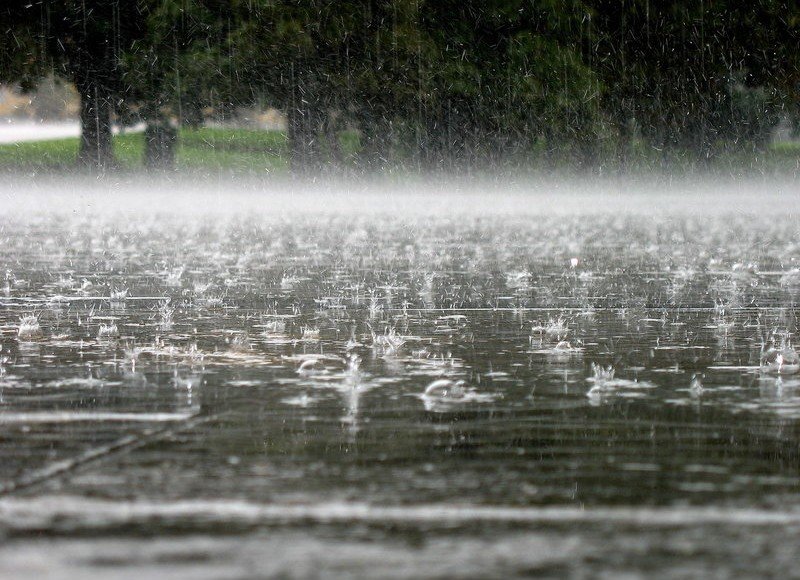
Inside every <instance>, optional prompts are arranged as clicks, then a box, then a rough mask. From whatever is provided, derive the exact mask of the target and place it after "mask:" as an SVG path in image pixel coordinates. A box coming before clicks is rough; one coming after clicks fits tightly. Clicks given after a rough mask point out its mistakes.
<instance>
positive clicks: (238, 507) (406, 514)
mask: <svg viewBox="0 0 800 580" xmlns="http://www.w3.org/2000/svg"><path fill="white" fill-rule="evenodd" d="M153 520H158V521H159V522H161V523H162V524H163V523H174V524H176V525H185V524H192V523H195V524H202V525H209V524H215V525H216V524H219V523H228V524H244V525H258V524H300V523H303V524H307V523H320V524H347V523H364V524H381V525H385V524H410V525H415V524H416V525H429V526H437V525H445V526H452V525H458V524H471V523H497V524H531V525H533V524H562V523H563V524H576V523H585V524H606V523H613V524H624V525H634V526H640V527H669V526H698V525H700V526H702V525H737V526H742V525H744V526H774V525H780V526H796V525H800V511H788V512H786V511H784V512H781V511H772V510H761V509H747V508H737V509H729V508H725V507H679V508H670V507H664V508H652V507H641V508H639V507H597V508H586V509H583V508H578V507H572V506H550V507H514V506H486V505H458V504H427V505H426V504H422V505H406V506H376V505H371V504H364V503H319V504H258V503H249V502H246V501H240V500H235V501H225V500H210V501H203V500H185V501H174V502H154V501H144V500H143V501H110V500H98V499H90V498H85V497H76V496H62V495H52V496H41V497H36V498H30V499H28V498H4V499H0V526H2V527H5V528H6V529H9V530H15V531H26V530H28V531H34V530H41V529H47V528H51V527H55V528H61V529H63V528H68V529H78V528H80V529H93V528H94V529H102V528H108V527H112V526H119V525H131V524H146V523H148V522H150V521H153Z"/></svg>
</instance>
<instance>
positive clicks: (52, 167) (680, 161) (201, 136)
mask: <svg viewBox="0 0 800 580" xmlns="http://www.w3.org/2000/svg"><path fill="white" fill-rule="evenodd" d="M339 149H340V153H341V156H342V162H343V163H344V164H345V165H353V164H354V163H355V162H356V156H357V153H358V150H359V138H358V135H357V133H354V132H343V133H342V134H340V136H339ZM143 152H144V135H143V134H141V133H127V134H122V135H117V136H115V137H114V154H115V156H116V159H117V163H118V165H119V168H120V169H121V170H123V171H137V170H139V169H140V168H141V166H142V157H143ZM77 153H78V139H77V138H70V139H54V140H51V141H39V142H30V143H18V144H11V145H0V171H3V170H7V171H22V172H33V173H36V172H41V171H53V172H58V171H63V170H67V169H73V168H74V167H75V159H76V156H77ZM531 155H532V157H531V159H529V160H528V162H524V164H525V165H526V166H528V167H529V168H530V169H531V170H533V171H535V170H536V169H537V167H539V166H540V165H541V164H542V159H541V156H536V155H535V154H534V153H532V154H531ZM667 157H669V158H667ZM176 165H177V170H178V171H188V172H195V171H204V172H219V173H225V172H230V173H235V174H263V173H273V172H277V173H285V172H286V171H287V170H288V165H289V164H288V146H287V141H286V135H285V134H284V133H283V132H280V131H263V130H255V129H227V128H226V129H222V128H210V127H203V128H198V129H181V131H180V134H179V141H178V149H177V151H176ZM555 165H556V167H550V169H553V168H555V169H558V168H562V169H565V170H569V169H570V168H571V161H570V159H568V158H565V159H564V160H562V161H561V162H559V161H557V160H556V161H555ZM602 165H603V166H604V167H605V168H606V169H607V170H610V171H612V172H613V171H614V170H615V167H619V166H618V164H616V163H615V162H614V161H613V160H612V161H610V162H609V163H604V164H602ZM665 168H670V169H672V170H677V171H679V172H683V173H687V174H694V173H697V172H706V171H710V172H712V173H721V174H726V175H746V174H765V175H789V176H795V177H796V176H797V175H798V174H800V143H777V144H774V145H772V146H771V147H769V148H768V149H767V150H766V151H764V152H761V153H756V152H745V151H731V152H727V153H724V154H721V155H719V156H718V157H716V158H714V159H713V160H712V161H711V162H709V163H708V164H704V165H700V164H698V163H697V161H696V160H692V158H691V157H690V156H688V155H687V156H683V157H682V156H680V155H676V154H670V155H668V156H664V155H662V154H660V153H658V152H655V151H649V150H645V149H642V148H638V149H636V148H634V150H633V151H631V156H630V159H629V165H628V167H627V168H626V170H625V171H627V172H632V173H637V172H650V171H659V170H661V171H664V170H667V169H665Z"/></svg>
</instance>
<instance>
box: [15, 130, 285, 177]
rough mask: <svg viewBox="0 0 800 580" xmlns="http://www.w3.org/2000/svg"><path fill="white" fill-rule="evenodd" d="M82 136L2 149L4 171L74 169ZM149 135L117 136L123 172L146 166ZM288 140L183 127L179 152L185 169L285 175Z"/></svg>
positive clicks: (257, 133)
mask: <svg viewBox="0 0 800 580" xmlns="http://www.w3.org/2000/svg"><path fill="white" fill-rule="evenodd" d="M78 145H79V140H78V138H77V137H75V138H68V139H53V140H50V141H36V142H26V143H15V144H6V145H0V170H18V171H46V170H50V171H59V170H64V169H68V168H73V167H74V166H75V159H76V157H77V155H78ZM143 154H144V135H143V134H142V133H126V134H122V135H116V136H114V156H115V157H116V160H117V163H118V165H119V168H120V169H122V170H130V171H135V170H137V169H138V168H140V167H141V165H142V157H143ZM287 159H288V156H287V146H286V136H285V135H284V134H283V133H282V132H279V131H258V130H252V129H216V128H201V129H182V130H181V132H180V135H179V140H178V149H177V151H176V165H177V169H178V170H179V171H180V170H190V171H191V170H200V169H202V170H210V171H233V172H237V173H239V172H242V173H263V172H271V171H286V169H287V167H288V162H287Z"/></svg>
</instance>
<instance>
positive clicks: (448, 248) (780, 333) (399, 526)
mask: <svg viewBox="0 0 800 580" xmlns="http://www.w3.org/2000/svg"><path fill="white" fill-rule="evenodd" d="M58 187H62V188H63V189H65V190H68V191H66V193H64V192H63V191H60V190H58V188H57V187H56V186H47V185H45V186H41V187H39V188H36V189H31V188H28V189H25V188H23V187H22V186H21V185H19V184H17V185H10V186H9V185H7V186H6V192H5V194H4V198H5V199H6V200H7V201H8V203H7V204H6V205H5V207H4V209H3V217H2V227H1V229H0V276H1V277H2V279H0V306H1V308H0V347H1V348H2V350H0V459H1V461H0V533H2V534H3V535H4V536H5V540H6V541H5V542H4V543H3V546H2V547H0V576H2V577H23V576H28V575H32V574H34V573H37V574H46V575H47V577H53V578H60V577H65V578H81V577H85V576H86V575H89V574H94V575H98V576H102V577H105V578H115V577H120V578H128V577H130V578H140V577H148V576H153V577H156V576H159V577H160V576H169V575H174V576H181V577H186V576H189V575H191V576H192V577H194V578H219V577H244V576H253V575H276V576H281V577H318V576H323V577H325V576H332V577H399V578H406V577H420V576H425V577H453V576H458V577H474V578H484V577H489V576H491V577H507V576H514V575H532V574H537V575H542V576H545V577H564V576H575V577H589V576H591V577H594V576H607V577H617V576H619V575H621V574H629V575H631V576H634V577H635V576H647V577H653V576H656V577H659V576H661V577H670V578H672V577H698V576H701V575H706V574H715V575H717V576H730V575H747V576H755V575H759V574H761V573H767V572H769V573H770V574H775V575H779V576H784V577H788V576H790V575H793V574H795V573H796V570H795V563H796V562H797V557H796V554H795V547H796V546H797V543H798V540H800V533H799V532H798V530H800V493H799V492H800V474H798V468H799V467H800V447H799V445H800V373H797V370H798V364H797V355H796V354H795V348H794V343H795V342H797V341H800V339H798V338H797V333H798V329H797V325H798V321H797V306H798V300H800V235H799V234H800V226H799V225H798V221H797V214H796V213H795V212H794V211H793V209H791V208H792V207H793V204H794V203H795V201H796V198H794V197H793V196H792V192H791V191H788V192H784V193H781V192H780V191H779V190H780V188H779V187H778V186H775V185H766V184H760V185H759V186H758V188H757V190H755V191H749V190H747V191H746V190H745V188H744V187H741V188H740V189H739V191H731V192H720V191H705V192H703V193H704V195H702V196H701V195H697V194H698V191H699V189H697V188H695V189H690V190H689V191H688V192H685V193H680V192H678V193H672V192H665V191H659V192H655V191H651V192H648V191H644V192H642V193H635V192H628V193H624V194H622V193H618V191H621V190H623V189H625V188H623V187H622V186H615V185H613V184H606V185H598V186H597V188H598V189H602V188H605V189H606V190H605V191H602V192H593V191H591V190H584V191H583V192H582V193H581V192H577V191H572V190H570V189H569V188H568V187H567V186H561V187H559V186H558V185H553V184H551V185H550V186H547V187H545V186H539V188H538V189H536V190H535V191H531V192H525V191H522V190H524V189H525V187H523V186H520V185H518V186H516V191H505V192H503V193H498V192H497V191H496V189H497V186H496V185H495V186H493V187H494V188H495V189H494V190H493V191H481V192H462V193H452V192H447V191H443V190H442V188H440V189H439V190H438V191H436V192H428V193H426V194H422V193H419V192H415V193H412V192H410V191H402V190H400V189H399V188H395V190H394V192H393V194H394V195H393V196H388V195H387V194H386V193H385V192H379V191H370V190H369V188H368V187H367V186H364V188H363V190H359V191H353V190H349V191H345V190H342V191H336V190H335V188H332V189H331V190H330V191H320V190H308V191H294V192H289V191H288V190H281V191H277V192H272V193H264V192H261V193H258V192H255V191H236V192H231V191H229V189H234V186H233V185H228V186H222V187H220V190H219V191H216V190H212V188H211V187H206V188H205V189H202V188H199V187H198V189H200V191H195V192H191V193H180V192H178V193H176V192H174V191H170V192H167V191H166V190H159V191H155V192H154V191H152V189H146V188H145V187H144V185H142V184H133V185H129V186H121V185H118V184H103V183H100V184H99V185H98V184H95V185H93V186H88V185H86V186H84V185H81V188H79V187H77V185H76V184H72V187H70V186H69V184H68V185H60V186H58ZM548 187H551V188H552V189H548ZM226 188H228V189H226ZM239 189H240V190H244V189H247V188H246V187H244V186H242V187H240V188H239ZM628 189H629V188H628ZM168 195H169V196H171V197H169V199H167V196H168ZM787 207H788V208H790V209H789V211H788V213H787V210H786V208H787ZM33 208H39V209H33Z"/></svg>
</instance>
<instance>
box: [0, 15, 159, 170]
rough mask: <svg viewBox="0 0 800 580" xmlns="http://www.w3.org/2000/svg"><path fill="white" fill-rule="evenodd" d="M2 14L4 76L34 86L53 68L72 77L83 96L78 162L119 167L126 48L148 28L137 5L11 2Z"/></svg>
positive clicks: (1, 51)
mask: <svg viewBox="0 0 800 580" xmlns="http://www.w3.org/2000/svg"><path fill="white" fill-rule="evenodd" d="M0 15H1V16H2V18H3V27H4V29H5V30H4V32H5V33H6V34H5V37H6V38H4V41H3V42H2V44H0V59H2V62H3V65H4V66H3V67H2V69H0V71H1V72H0V74H2V75H3V78H2V80H3V81H6V82H9V81H10V82H15V81H21V82H22V83H23V86H32V85H33V84H34V83H35V82H36V81H37V80H39V79H40V78H41V77H42V75H44V74H47V73H48V72H49V71H51V70H54V71H55V72H56V73H58V74H61V75H63V76H65V77H67V78H68V79H70V80H71V81H72V82H73V83H74V84H75V86H76V88H77V90H78V94H79V95H80V99H81V111H80V118H81V143H80V150H79V154H78V160H79V162H81V163H82V164H85V165H87V166H91V167H95V168H99V169H103V168H106V167H109V166H111V165H113V150H112V143H111V119H112V113H113V111H114V108H115V101H116V99H118V98H121V96H122V94H123V87H122V83H121V69H120V62H121V57H122V52H123V50H124V49H125V48H126V47H127V46H129V45H130V44H131V42H132V41H133V40H134V39H136V38H137V37H138V36H140V35H141V34H142V32H143V28H142V25H143V22H142V18H141V14H140V12H139V10H138V6H137V3H136V2H124V1H121V0H37V1H33V0H8V2H6V3H5V4H4V6H3V8H2V9H0ZM9 38H10V39H11V41H9Z"/></svg>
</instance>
